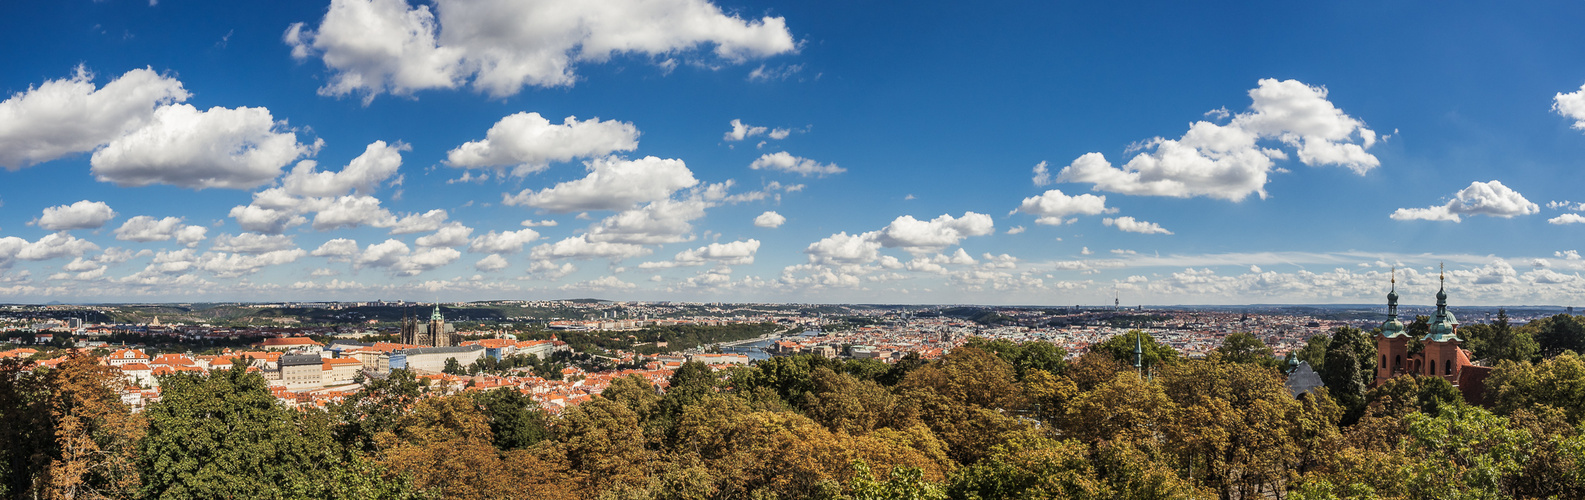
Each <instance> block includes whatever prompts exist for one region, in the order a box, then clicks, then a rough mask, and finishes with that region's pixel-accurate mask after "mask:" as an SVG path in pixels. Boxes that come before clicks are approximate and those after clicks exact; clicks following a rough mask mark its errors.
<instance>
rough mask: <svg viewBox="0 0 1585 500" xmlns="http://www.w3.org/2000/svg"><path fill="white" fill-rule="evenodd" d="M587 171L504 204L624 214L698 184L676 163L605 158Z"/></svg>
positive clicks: (508, 198) (650, 158) (527, 191)
mask: <svg viewBox="0 0 1585 500" xmlns="http://www.w3.org/2000/svg"><path fill="white" fill-rule="evenodd" d="M586 167H587V170H588V172H589V174H588V175H587V176H585V177H584V178H582V179H578V180H573V181H567V182H563V183H560V184H557V185H555V186H552V187H549V188H545V189H543V190H540V191H534V190H531V189H525V190H523V191H522V192H520V193H518V194H516V195H503V196H502V203H505V204H507V205H514V206H530V207H534V208H541V209H545V210H549V211H552V212H578V211H584V210H624V209H627V208H629V207H632V206H633V205H636V204H639V203H644V202H649V201H656V200H664V199H667V198H669V197H670V196H671V194H672V193H674V192H677V190H680V189H684V188H690V187H693V186H694V185H696V184H698V183H699V180H698V179H695V178H694V177H693V172H692V171H690V170H688V166H687V165H685V164H684V163H683V161H682V160H676V159H660V158H656V157H653V156H647V157H644V158H642V159H638V160H626V159H622V158H616V157H606V158H597V159H593V160H590V161H588V162H586Z"/></svg>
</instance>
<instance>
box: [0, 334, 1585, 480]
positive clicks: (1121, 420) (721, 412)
mask: <svg viewBox="0 0 1585 500" xmlns="http://www.w3.org/2000/svg"><path fill="white" fill-rule="evenodd" d="M1582 320H1585V318H1581V317H1569V316H1561V317H1554V318H1551V319H1549V320H1548V322H1545V323H1544V324H1536V326H1530V325H1526V326H1525V327H1521V328H1511V329H1508V327H1507V325H1505V324H1504V325H1500V327H1493V328H1492V329H1491V330H1492V331H1487V332H1478V331H1468V330H1466V331H1467V332H1468V333H1470V334H1472V335H1471V337H1472V338H1471V339H1470V340H1469V342H1470V343H1472V344H1476V343H1479V342H1485V343H1486V347H1482V348H1481V349H1483V351H1480V352H1481V355H1483V356H1490V357H1492V358H1491V359H1498V358H1500V359H1498V361H1497V362H1496V363H1495V365H1496V368H1495V370H1494V372H1493V373H1492V375H1491V376H1490V378H1489V379H1488V381H1487V391H1486V398H1485V400H1486V402H1485V404H1486V407H1479V406H1472V405H1470V404H1468V403H1466V402H1465V400H1464V398H1463V397H1462V395H1461V394H1460V393H1459V392H1458V390H1457V389H1456V388H1454V387H1453V386H1452V385H1451V384H1449V383H1448V382H1447V381H1445V380H1443V379H1441V378H1434V377H1414V376H1401V377H1397V378H1394V379H1392V380H1390V381H1389V382H1388V383H1386V384H1384V385H1382V386H1381V387H1377V388H1371V389H1367V387H1369V383H1370V382H1372V381H1373V380H1374V359H1375V356H1374V353H1375V351H1374V346H1373V344H1372V343H1371V342H1370V340H1369V338H1370V337H1369V333H1368V332H1362V331H1359V330H1355V329H1347V328H1342V329H1338V330H1336V331H1334V332H1333V333H1332V335H1328V336H1318V337H1317V338H1315V339H1313V342H1312V345H1311V348H1306V349H1305V350H1303V351H1300V352H1297V353H1295V354H1294V356H1293V362H1294V363H1297V362H1298V361H1300V360H1301V359H1302V360H1305V361H1307V362H1309V363H1310V364H1311V365H1313V366H1315V368H1316V369H1317V371H1318V372H1319V373H1320V375H1321V378H1322V379H1323V380H1325V382H1326V386H1325V387H1321V388H1316V389H1314V390H1312V391H1310V392H1306V393H1303V394H1301V395H1299V396H1297V397H1296V396H1295V395H1294V394H1293V393H1292V392H1290V390H1289V389H1288V388H1287V387H1286V386H1285V385H1284V382H1285V380H1286V376H1285V374H1284V370H1286V369H1289V366H1290V363H1278V362H1273V357H1272V355H1271V352H1270V349H1269V348H1266V347H1265V346H1264V345H1262V344H1260V341H1259V340H1258V339H1257V338H1255V337H1254V336H1250V335H1233V336H1229V337H1228V341H1227V343H1226V344H1225V345H1223V347H1222V348H1221V349H1219V350H1218V351H1217V352H1216V353H1213V354H1212V355H1211V356H1209V357H1208V358H1206V359H1186V358H1184V357H1183V356H1180V355H1178V353H1176V352H1173V351H1172V350H1171V348H1170V347H1167V346H1165V345H1163V344H1159V343H1156V342H1155V341H1154V339H1151V338H1149V336H1147V335H1141V337H1140V340H1141V343H1142V344H1144V345H1145V346H1146V352H1147V354H1146V356H1144V358H1145V359H1144V364H1145V367H1144V368H1145V369H1144V370H1143V372H1144V373H1143V375H1142V374H1141V373H1140V372H1139V371H1136V370H1135V369H1134V367H1133V366H1132V364H1133V352H1132V349H1133V343H1134V337H1133V336H1131V335H1125V336H1118V337H1115V338H1113V339H1112V340H1110V341H1108V342H1104V343H1101V344H1098V345H1097V346H1095V347H1094V348H1092V349H1091V350H1090V352H1086V353H1084V354H1083V355H1082V356H1078V357H1077V358H1074V359H1072V360H1068V359H1066V353H1064V352H1062V351H1061V350H1060V349H1058V348H1056V347H1055V346H1053V345H1051V344H1047V343H1033V342H1032V343H1025V344H1015V343H1011V342H1007V341H988V340H983V339H972V340H971V341H970V342H969V343H968V344H967V345H966V346H964V347H961V348H958V349H955V350H953V351H952V352H951V353H950V354H948V355H946V356H944V357H942V358H941V359H938V360H923V359H920V358H918V357H916V356H910V357H907V358H904V359H902V360H900V361H898V362H896V363H893V364H886V363H880V362H877V361H874V360H864V361H843V360H829V359H825V358H821V357H816V356H807V355H804V356H793V357H778V358H772V359H769V360H765V361H762V362H760V363H758V364H756V365H754V366H750V367H741V368H736V369H732V370H729V371H721V372H712V371H711V370H710V368H709V367H707V366H705V365H702V364H697V363H689V364H686V365H684V366H683V367H682V368H680V369H679V370H677V371H676V372H675V373H674V374H673V376H672V377H671V379H670V380H669V384H668V387H666V389H665V390H663V391H662V390H659V389H657V388H656V387H653V386H651V385H650V384H649V383H648V382H647V381H645V380H644V379H642V378H638V377H629V378H624V379H619V380H617V381H615V382H613V383H612V384H611V385H610V387H609V388H608V389H607V390H605V391H604V392H603V393H602V394H600V395H599V396H598V397H596V398H594V399H593V400H591V401H589V402H587V403H583V404H581V405H578V406H575V407H570V408H568V409H567V410H566V411H565V412H564V413H562V414H560V415H551V414H549V413H547V412H545V411H543V410H541V409H540V408H539V407H538V406H537V405H535V404H534V402H533V401H532V400H531V399H530V398H529V397H527V396H526V395H523V394H521V393H519V392H516V391H513V390H499V389H497V390H490V391H472V390H468V391H462V392H460V393H454V394H443V393H436V392H431V391H429V390H428V388H427V387H426V386H425V384H424V382H423V381H422V380H421V379H419V378H415V377H413V376H412V375H411V374H408V373H407V372H405V371H400V370H399V371H397V372H395V373H394V374H393V375H392V376H391V377H389V378H386V379H382V380H374V381H371V382H370V383H368V384H367V385H366V386H365V387H364V388H363V389H362V390H361V391H360V392H358V393H356V394H355V395H352V396H351V397H349V398H347V399H346V400H345V401H344V402H342V403H340V404H337V405H334V406H332V407H330V408H326V409H301V410H299V409H292V408H289V407H287V406H284V405H283V404H282V403H280V402H278V400H277V399H276V398H275V397H274V396H273V395H272V394H271V392H270V391H269V388H268V387H267V385H266V382H265V380H264V379H263V378H262V377H260V376H258V375H257V374H256V373H249V372H245V371H241V370H222V371H217V372H214V373H213V374H211V375H208V376H196V375H190V374H177V375H172V376H168V377H166V378H164V379H163V380H162V384H161V385H162V387H163V394H162V396H163V398H162V400H161V401H159V402H157V403H153V404H151V405H150V406H149V407H148V409H147V410H146V411H143V412H140V413H132V412H130V411H129V410H128V409H127V407H126V406H124V405H122V404H121V402H120V400H119V398H118V397H117V394H116V391H115V384H116V383H117V382H115V381H114V377H116V373H114V371H113V370H112V369H111V368H109V367H107V366H103V365H100V364H99V363H98V362H97V361H96V360H94V359H93V358H91V357H87V356H83V357H74V358H72V359H70V360H69V361H67V362H65V363H62V364H60V365H59V366H58V367H56V368H53V369H50V368H37V369H35V367H33V366H30V365H26V364H24V363H21V362H19V361H16V360H7V361H6V362H4V363H3V364H0V422H4V423H5V425H3V426H0V448H3V449H0V478H3V484H0V493H3V494H4V495H5V496H6V497H12V498H34V497H38V498H464V499H475V498H477V499H494V498H525V499H529V498H532V499H558V498H566V499H574V498H591V499H592V498H609V499H641V498H642V499H674V498H675V499H683V498H689V499H693V498H698V499H705V498H722V499H726V498H757V499H768V498H777V499H841V498H852V499H903V498H921V499H929V498H964V499H976V498H979V499H989V498H1147V499H1149V498H1160V499H1172V498H1259V497H1268V498H1271V497H1276V498H1289V499H1332V498H1403V499H1442V498H1580V497H1585V435H1582V434H1581V432H1580V430H1579V429H1580V427H1579V426H1580V424H1581V422H1582V419H1585V357H1581V356H1580V355H1578V354H1576V352H1577V349H1575V348H1574V347H1572V345H1570V347H1566V348H1563V349H1561V350H1558V349H1555V348H1556V347H1558V345H1557V342H1579V341H1581V340H1582V339H1581V338H1580V336H1578V335H1575V336H1574V337H1569V336H1568V335H1569V334H1570V332H1578V330H1577V329H1576V328H1577V327H1578V326H1579V325H1580V324H1582ZM1538 323H1541V322H1538ZM1499 329H1507V330H1503V331H1497V330H1499ZM1526 338H1528V339H1529V340H1525V339H1526ZM1477 339H1478V340H1477ZM1531 343H1533V344H1534V345H1535V349H1533V350H1527V348H1524V347H1517V348H1516V347H1514V344H1521V345H1530V344H1531ZM1526 353H1530V354H1526ZM1515 358H1519V359H1515Z"/></svg>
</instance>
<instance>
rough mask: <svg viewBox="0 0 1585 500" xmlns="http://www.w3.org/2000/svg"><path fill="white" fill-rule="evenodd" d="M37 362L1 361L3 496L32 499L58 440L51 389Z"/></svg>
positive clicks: (0, 480)
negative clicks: (51, 418) (38, 480)
mask: <svg viewBox="0 0 1585 500" xmlns="http://www.w3.org/2000/svg"><path fill="white" fill-rule="evenodd" d="M34 367H35V365H34V364H33V362H31V361H28V360H25V359H19V358H8V359H0V496H5V497H9V498H30V497H32V496H35V495H36V494H37V492H36V491H35V490H34V489H33V487H34V481H35V480H37V479H38V478H39V477H40V475H42V474H43V473H44V469H45V468H46V467H47V466H48V464H49V462H48V460H47V459H46V458H47V457H48V456H49V450H50V448H52V447H53V442H54V439H55V432H54V429H52V428H51V425H50V410H49V407H48V398H49V385H48V384H47V383H46V382H45V377H44V375H43V374H42V373H40V372H38V371H36V370H34Z"/></svg>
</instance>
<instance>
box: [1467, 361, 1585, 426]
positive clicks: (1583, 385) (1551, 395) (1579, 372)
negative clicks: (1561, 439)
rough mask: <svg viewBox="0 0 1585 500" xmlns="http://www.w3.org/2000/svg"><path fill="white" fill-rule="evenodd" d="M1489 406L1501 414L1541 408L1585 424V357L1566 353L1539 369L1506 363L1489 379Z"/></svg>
mask: <svg viewBox="0 0 1585 500" xmlns="http://www.w3.org/2000/svg"><path fill="white" fill-rule="evenodd" d="M1486 402H1487V403H1488V404H1490V405H1492V409H1493V410H1494V411H1496V412H1497V413H1499V414H1511V413H1513V412H1515V411H1518V410H1521V409H1527V408H1533V407H1535V406H1538V405H1539V406H1548V407H1553V408H1557V409H1559V410H1562V411H1563V414H1564V415H1566V417H1567V419H1568V421H1569V422H1572V423H1575V424H1579V423H1581V422H1585V357H1581V356H1580V355H1576V354H1573V353H1569V352H1565V353H1564V354H1562V355H1559V356H1557V357H1554V358H1551V359H1547V360H1546V361H1542V362H1541V363H1540V364H1535V365H1532V364H1530V363H1529V362H1523V363H1515V362H1513V361H1504V362H1502V363H1501V364H1499V365H1497V368H1496V369H1495V370H1492V373H1491V375H1490V376H1489V377H1487V378H1486Z"/></svg>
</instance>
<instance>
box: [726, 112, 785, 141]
mask: <svg viewBox="0 0 1585 500" xmlns="http://www.w3.org/2000/svg"><path fill="white" fill-rule="evenodd" d="M768 130H770V129H768V128H765V127H756V126H753V125H749V124H747V123H743V120H739V119H737V118H733V119H732V130H728V131H726V135H723V136H721V140H723V141H729V142H736V141H741V140H743V139H747V138H750V137H754V136H756V135H762V134H764V133H765V132H766V131H768ZM782 137H786V136H785V135H783V136H782ZM780 138H781V137H777V139H780Z"/></svg>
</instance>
